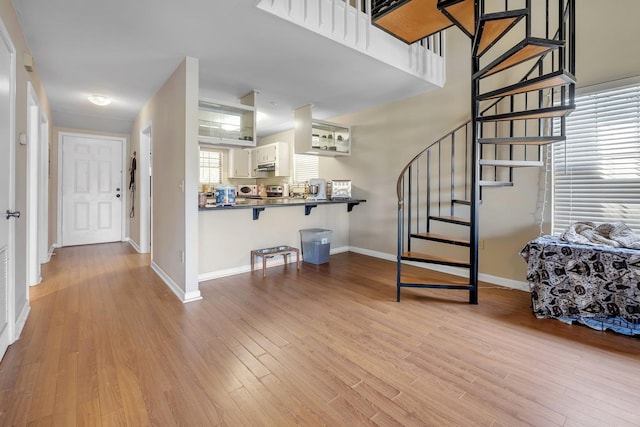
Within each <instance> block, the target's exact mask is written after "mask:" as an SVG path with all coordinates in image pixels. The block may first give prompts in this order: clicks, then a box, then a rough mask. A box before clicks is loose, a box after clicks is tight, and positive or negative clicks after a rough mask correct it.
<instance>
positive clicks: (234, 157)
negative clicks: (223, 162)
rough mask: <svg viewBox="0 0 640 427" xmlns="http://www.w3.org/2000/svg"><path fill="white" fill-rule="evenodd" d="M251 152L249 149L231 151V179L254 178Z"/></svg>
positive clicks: (229, 172)
mask: <svg viewBox="0 0 640 427" xmlns="http://www.w3.org/2000/svg"><path fill="white" fill-rule="evenodd" d="M250 168H251V151H250V150H249V149H243V148H234V149H231V150H229V171H228V174H229V178H252V176H251V173H250V171H251V169H250Z"/></svg>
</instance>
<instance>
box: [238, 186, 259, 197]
mask: <svg viewBox="0 0 640 427" xmlns="http://www.w3.org/2000/svg"><path fill="white" fill-rule="evenodd" d="M237 194H238V196H240V197H242V196H257V195H258V186H257V185H256V184H249V185H238V191H237Z"/></svg>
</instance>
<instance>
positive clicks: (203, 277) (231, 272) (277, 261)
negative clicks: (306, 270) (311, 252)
mask: <svg viewBox="0 0 640 427" xmlns="http://www.w3.org/2000/svg"><path fill="white" fill-rule="evenodd" d="M348 251H349V246H341V247H339V248H332V249H331V250H330V251H329V253H330V254H331V255H333V254H339V253H342V252H348ZM287 259H288V260H289V264H291V263H292V262H293V263H295V258H294V257H293V256H291V255H289V256H288V257H287ZM300 261H304V258H303V257H302V254H301V255H300ZM283 264H284V257H274V258H269V259H267V268H271V267H276V266H278V265H283ZM261 268H262V261H260V265H258V264H257V263H256V269H261ZM249 271H251V265H250V264H247V265H241V266H239V267H233V268H227V269H225V270H217V271H210V272H208V273H201V274H198V282H206V281H207V280H213V279H219V278H221V277H229V276H235V275H236V274H242V273H248V272H249Z"/></svg>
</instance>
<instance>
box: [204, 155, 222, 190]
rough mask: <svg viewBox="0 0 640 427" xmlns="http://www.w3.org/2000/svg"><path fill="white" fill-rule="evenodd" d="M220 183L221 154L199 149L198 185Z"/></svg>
mask: <svg viewBox="0 0 640 427" xmlns="http://www.w3.org/2000/svg"><path fill="white" fill-rule="evenodd" d="M221 182H222V152H221V151H217V150H211V149H207V148H200V184H220V183H221Z"/></svg>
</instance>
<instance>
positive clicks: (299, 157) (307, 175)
mask: <svg viewBox="0 0 640 427" xmlns="http://www.w3.org/2000/svg"><path fill="white" fill-rule="evenodd" d="M319 171H320V163H319V159H318V156H312V155H309V154H294V155H293V182H295V183H303V182H305V181H309V180H310V179H311V178H318V175H319Z"/></svg>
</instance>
